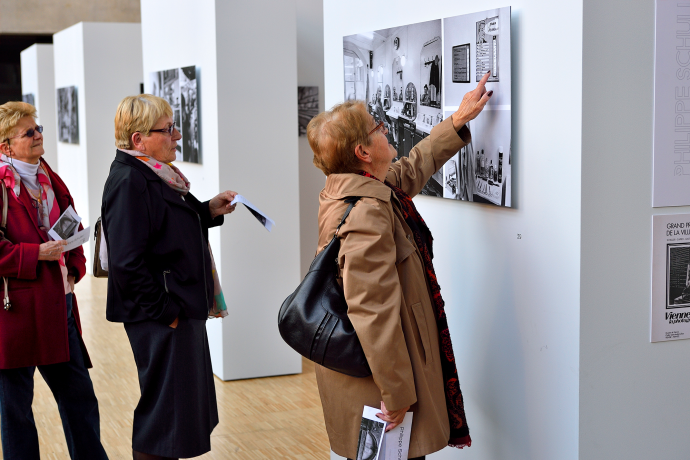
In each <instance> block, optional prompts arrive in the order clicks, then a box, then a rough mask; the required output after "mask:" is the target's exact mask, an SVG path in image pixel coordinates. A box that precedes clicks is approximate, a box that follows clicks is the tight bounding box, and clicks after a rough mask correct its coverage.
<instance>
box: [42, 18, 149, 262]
mask: <svg viewBox="0 0 690 460" xmlns="http://www.w3.org/2000/svg"><path fill="white" fill-rule="evenodd" d="M53 52H54V58H55V88H63V87H66V86H76V87H77V98H78V107H79V109H78V110H79V145H75V144H67V143H64V142H58V143H57V167H58V171H59V174H60V177H62V179H63V180H64V181H65V183H66V184H67V187H69V189H70V192H71V193H72V196H73V197H74V203H75V208H76V211H77V213H78V214H79V215H80V216H81V217H82V223H84V227H86V226H87V225H92V226H93V224H95V223H96V220H97V219H98V217H99V216H100V215H101V198H102V195H103V185H104V184H105V180H106V178H107V177H108V171H109V169H110V164H111V163H112V160H113V159H114V158H115V135H114V125H113V120H114V119H115V110H116V109H117V106H118V104H119V103H120V101H121V100H122V99H123V98H124V97H125V96H130V95H132V94H138V93H139V84H140V83H141V81H142V79H141V76H142V71H141V27H140V25H139V24H125V23H102V22H80V23H79V24H76V25H74V26H72V27H69V28H67V29H65V30H63V31H61V32H58V33H56V34H55V35H53ZM56 97H57V95H56V94H55V93H54V94H53V98H56ZM56 130H57V126H56ZM84 251H85V253H86V259H87V261H86V268H87V271H89V272H90V271H91V267H92V256H93V254H91V242H89V243H87V244H85V245H84Z"/></svg>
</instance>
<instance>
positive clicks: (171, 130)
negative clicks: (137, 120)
mask: <svg viewBox="0 0 690 460" xmlns="http://www.w3.org/2000/svg"><path fill="white" fill-rule="evenodd" d="M176 128H177V126H175V123H173V124H172V125H170V126H169V127H167V128H161V129H149V133H168V134H169V135H171V136H172V133H173V131H175V129H176ZM178 131H179V130H178Z"/></svg>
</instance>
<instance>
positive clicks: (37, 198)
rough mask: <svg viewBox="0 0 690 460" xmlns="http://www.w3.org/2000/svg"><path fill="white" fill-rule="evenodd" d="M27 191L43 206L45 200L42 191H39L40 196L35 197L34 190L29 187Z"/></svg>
mask: <svg viewBox="0 0 690 460" xmlns="http://www.w3.org/2000/svg"><path fill="white" fill-rule="evenodd" d="M26 189H27V190H28V191H29V193H30V194H31V197H32V198H34V199H35V200H36V201H38V204H43V200H42V199H41V191H40V190H37V192H38V195H34V192H33V190H31V189H30V188H29V187H27V188H26Z"/></svg>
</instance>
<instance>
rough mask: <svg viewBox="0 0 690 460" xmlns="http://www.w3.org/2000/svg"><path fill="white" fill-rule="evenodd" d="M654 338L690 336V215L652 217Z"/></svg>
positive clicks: (652, 319)
mask: <svg viewBox="0 0 690 460" xmlns="http://www.w3.org/2000/svg"><path fill="white" fill-rule="evenodd" d="M652 227H653V231H652V234H653V248H652V312H651V337H650V339H651V341H652V342H664V341H668V340H680V339H688V338H690V214H673V215H662V216H653V217H652Z"/></svg>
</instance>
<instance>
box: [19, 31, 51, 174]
mask: <svg viewBox="0 0 690 460" xmlns="http://www.w3.org/2000/svg"><path fill="white" fill-rule="evenodd" d="M21 66H22V94H32V95H33V96H34V106H35V107H36V110H37V111H38V118H37V119H36V123H38V124H39V125H43V128H44V131H43V149H44V150H45V153H44V154H43V158H44V159H45V160H46V162H47V163H48V164H49V165H50V166H51V167H52V168H54V169H56V170H57V132H56V128H55V126H56V123H57V122H56V118H55V75H54V66H53V45H48V44H38V43H37V44H35V45H31V46H30V47H28V48H27V49H25V50H24V51H22V53H21Z"/></svg>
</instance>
